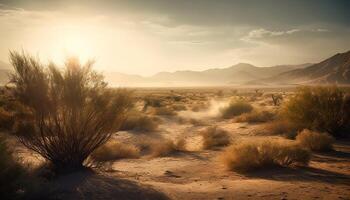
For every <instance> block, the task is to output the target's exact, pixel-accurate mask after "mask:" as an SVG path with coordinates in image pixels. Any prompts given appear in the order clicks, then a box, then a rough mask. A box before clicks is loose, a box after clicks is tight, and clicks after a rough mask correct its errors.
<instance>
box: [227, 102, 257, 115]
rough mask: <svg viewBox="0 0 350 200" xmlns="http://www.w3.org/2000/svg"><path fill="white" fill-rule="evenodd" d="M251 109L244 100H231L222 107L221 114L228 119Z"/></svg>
mask: <svg viewBox="0 0 350 200" xmlns="http://www.w3.org/2000/svg"><path fill="white" fill-rule="evenodd" d="M252 110H253V106H252V105H250V104H249V103H247V102H244V101H232V102H231V103H230V104H229V105H228V106H226V107H224V108H222V109H221V110H220V111H221V115H222V117H223V118H225V119H229V118H232V117H235V116H238V115H241V114H243V113H249V112H251V111H252Z"/></svg>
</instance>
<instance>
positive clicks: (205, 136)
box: [200, 126, 231, 149]
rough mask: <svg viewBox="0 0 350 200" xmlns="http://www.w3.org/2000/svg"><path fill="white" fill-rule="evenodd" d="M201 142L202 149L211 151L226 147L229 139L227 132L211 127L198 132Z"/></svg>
mask: <svg viewBox="0 0 350 200" xmlns="http://www.w3.org/2000/svg"><path fill="white" fill-rule="evenodd" d="M200 135H201V136H202V141H203V149H212V148H215V147H221V146H227V145H228V144H230V142H231V139H230V136H229V134H228V132H227V131H225V130H223V129H221V128H219V127H217V126H211V127H208V128H206V129H205V130H204V131H202V132H200Z"/></svg>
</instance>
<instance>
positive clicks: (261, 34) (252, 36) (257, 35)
mask: <svg viewBox="0 0 350 200" xmlns="http://www.w3.org/2000/svg"><path fill="white" fill-rule="evenodd" d="M300 31H301V30H300V29H291V30H286V31H269V30H266V29H263V28H260V29H255V30H252V31H250V32H249V33H248V35H246V36H244V37H243V38H242V40H243V41H248V42H252V41H255V40H257V39H264V38H271V37H276V36H283V35H290V34H293V33H297V32H300Z"/></svg>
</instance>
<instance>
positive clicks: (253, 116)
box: [235, 110, 275, 123]
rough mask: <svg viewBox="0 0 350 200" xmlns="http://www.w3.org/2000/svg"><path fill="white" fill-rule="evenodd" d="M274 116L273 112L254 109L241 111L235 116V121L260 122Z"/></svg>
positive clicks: (269, 119)
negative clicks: (246, 111)
mask: <svg viewBox="0 0 350 200" xmlns="http://www.w3.org/2000/svg"><path fill="white" fill-rule="evenodd" d="M274 117H275V114H274V113H272V112H270V111H267V110H263V111H256V110H254V111H253V112H249V113H243V114H241V115H240V116H238V117H236V118H235V121H236V122H248V123H262V122H268V121H271V120H273V119H274Z"/></svg>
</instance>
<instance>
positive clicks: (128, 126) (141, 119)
mask: <svg viewBox="0 0 350 200" xmlns="http://www.w3.org/2000/svg"><path fill="white" fill-rule="evenodd" d="M159 120H160V119H158V118H156V117H150V116H147V115H143V114H141V113H137V114H130V115H128V117H127V118H126V120H125V121H124V122H123V123H122V125H121V127H120V130H135V131H145V132H152V131H156V130H157V129H158V125H159V123H158V122H159Z"/></svg>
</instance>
